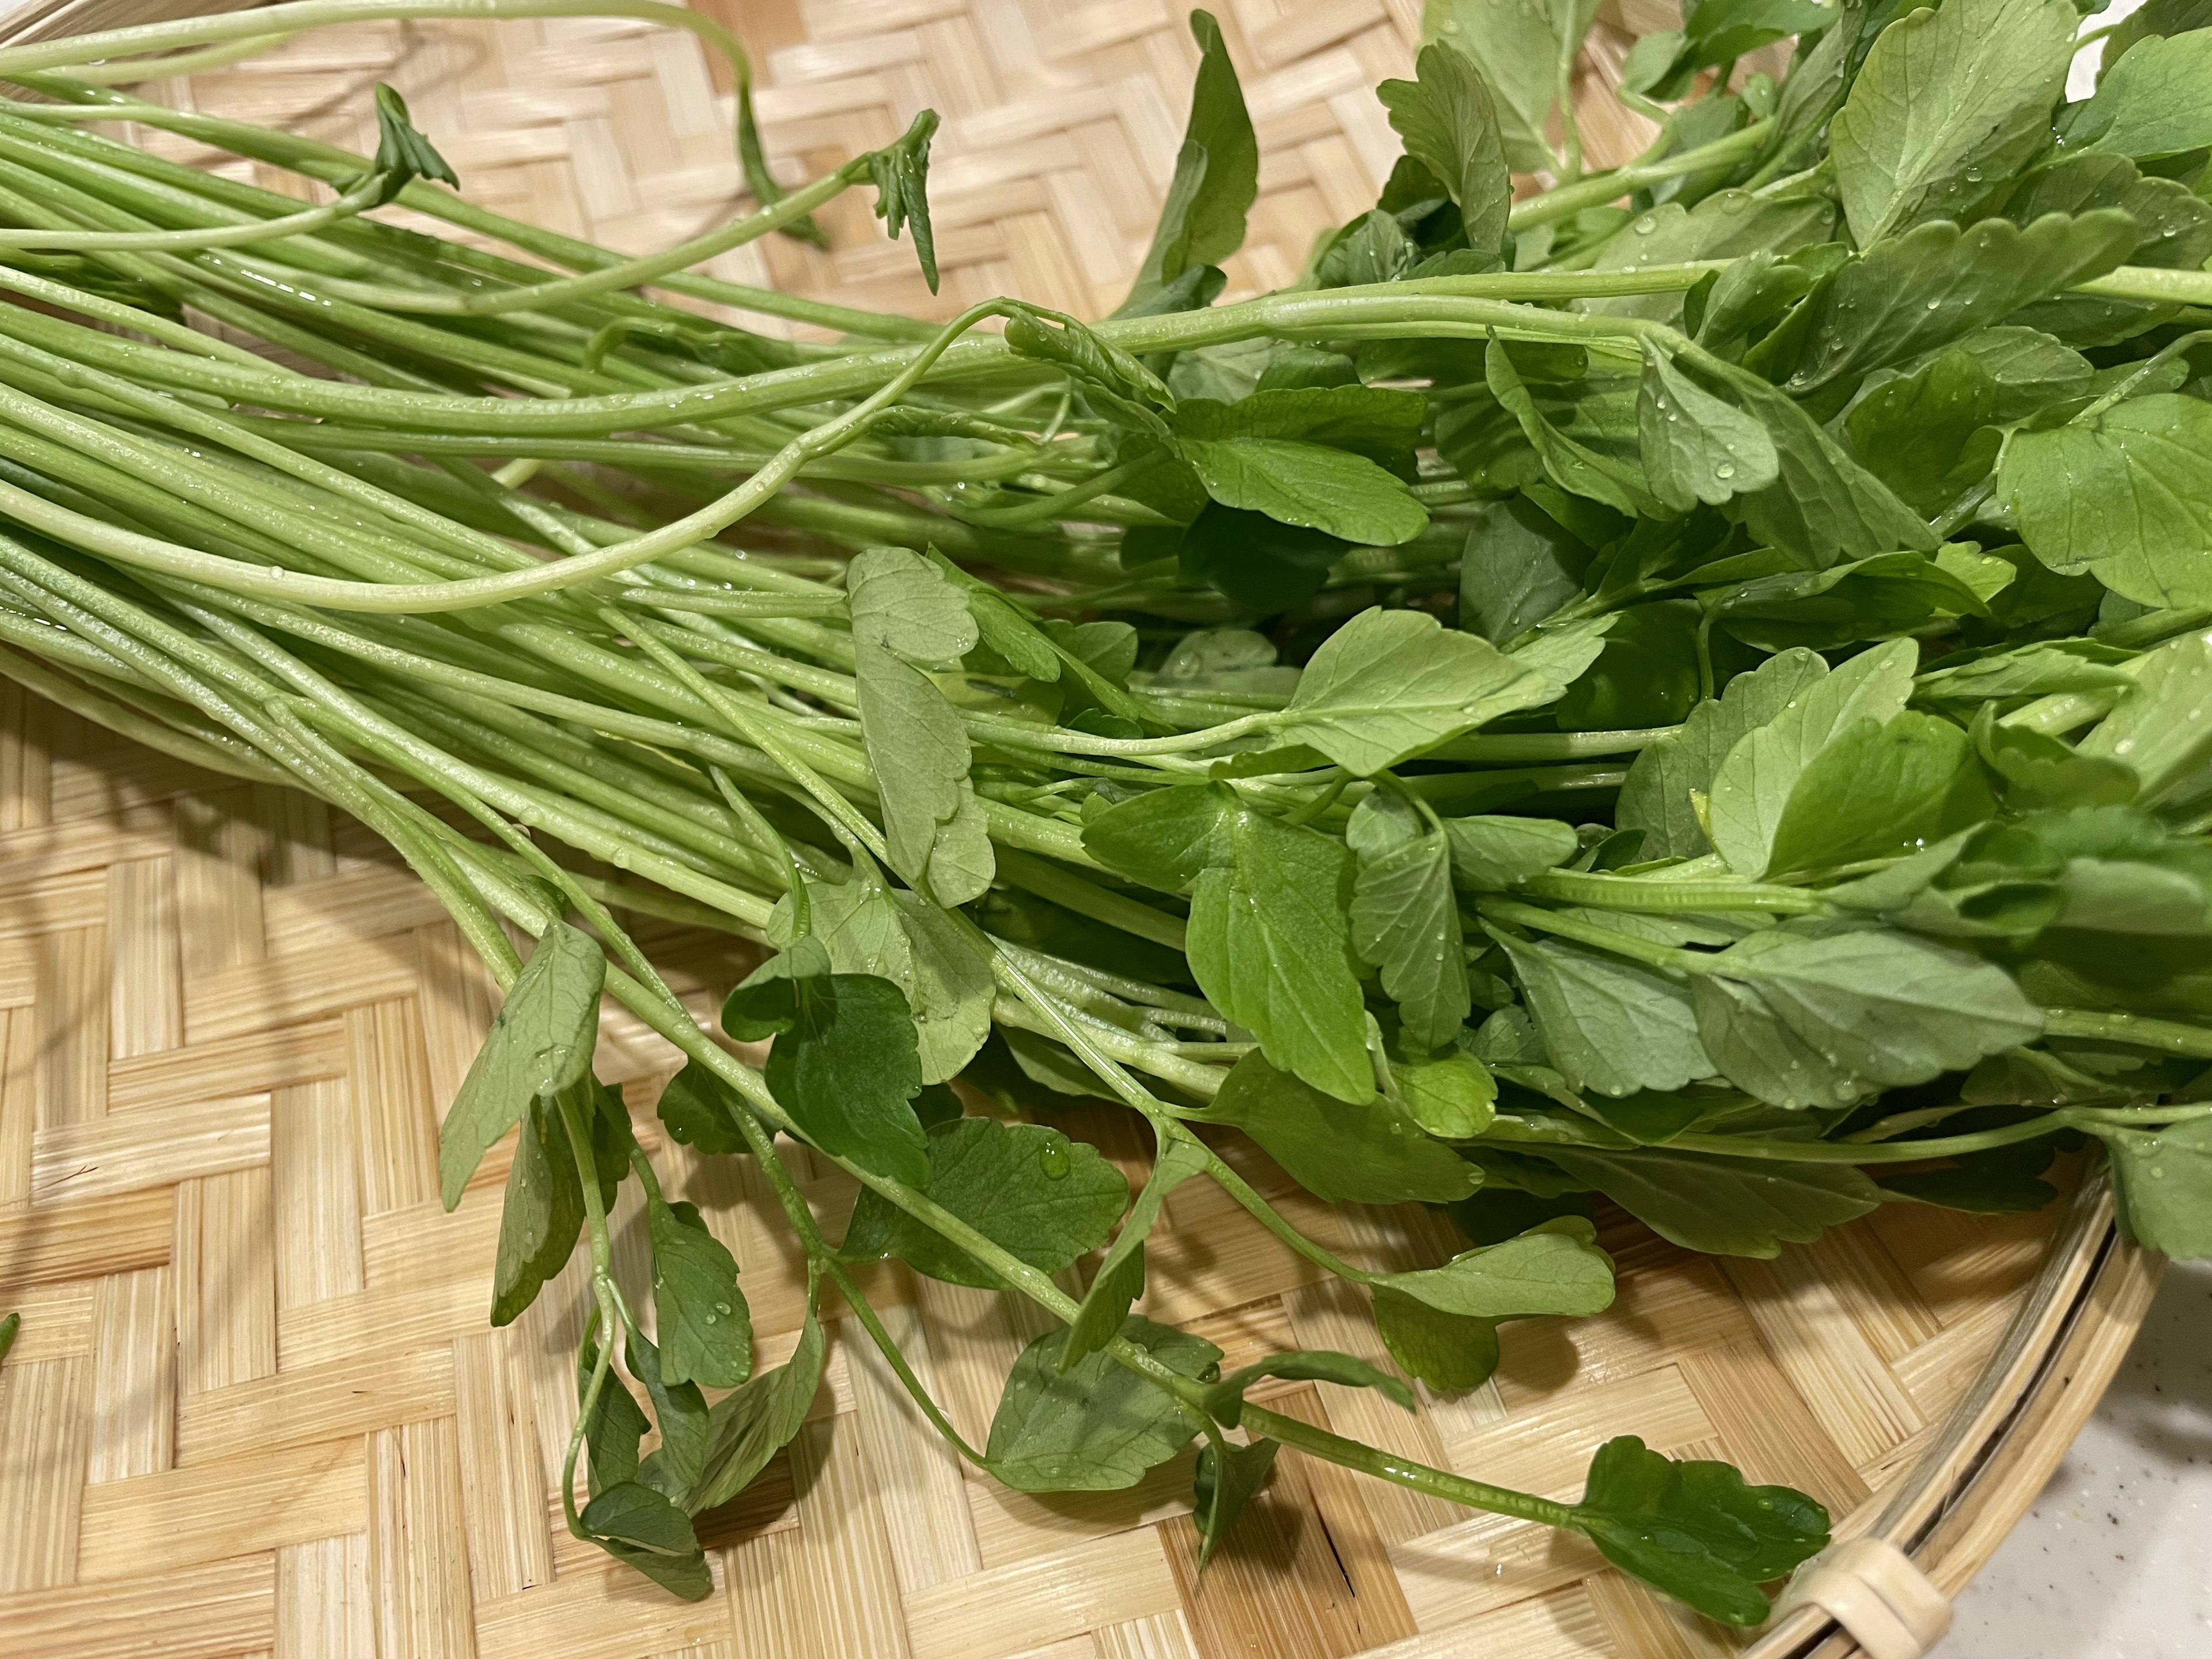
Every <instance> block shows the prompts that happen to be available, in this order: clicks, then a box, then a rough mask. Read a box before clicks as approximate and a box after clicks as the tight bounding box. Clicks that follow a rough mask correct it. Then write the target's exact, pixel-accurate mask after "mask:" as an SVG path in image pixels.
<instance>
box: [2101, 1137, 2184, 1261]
mask: <svg viewBox="0 0 2212 1659" xmlns="http://www.w3.org/2000/svg"><path fill="white" fill-rule="evenodd" d="M2095 1133H2096V1136H2097V1139H2100V1140H2101V1141H2103V1142H2104V1144H2105V1151H2106V1153H2107V1155H2109V1156H2110V1158H2112V1180H2113V1184H2114V1185H2115V1186H2117V1187H2118V1189H2119V1198H2120V1213H2121V1215H2122V1216H2123V1217H2124V1218H2125V1219H2126V1222H2127V1226H2128V1231H2129V1232H2130V1234H2131V1235H2132V1236H2133V1237H2134V1238H2135V1240H2136V1243H2139V1244H2141V1245H2142V1246H2143V1247H2144V1248H2145V1249H2152V1250H2158V1251H2160V1252H2162V1253H2163V1254H2165V1255H2170V1256H2176V1257H2179V1258H2180V1259H2181V1260H2184V1261H2191V1260H2201V1259H2202V1258H2203V1257H2205V1256H2208V1255H2212V1119H2207V1118H2201V1117H2200V1118H2192V1119H2191V1120H2190V1121H2188V1122H2186V1123H2176V1124H2172V1125H2171V1126H2169V1127H2166V1128H2163V1129H2127V1128H2121V1127H2118V1126H2113V1125H2106V1126H2100V1127H2098V1128H2097V1130H2096V1131H2095Z"/></svg>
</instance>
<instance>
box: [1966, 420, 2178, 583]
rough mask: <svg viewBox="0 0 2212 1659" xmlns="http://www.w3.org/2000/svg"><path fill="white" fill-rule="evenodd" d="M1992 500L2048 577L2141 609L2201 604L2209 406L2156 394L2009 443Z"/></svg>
mask: <svg viewBox="0 0 2212 1659" xmlns="http://www.w3.org/2000/svg"><path fill="white" fill-rule="evenodd" d="M1997 494H1998V495H1999V496H2000V497H2002V499H2003V501H2005V503H2006V505H2007V506H2008V507H2010V508H2011V509H2012V511H2013V513H2014V514H2015V516H2016V518H2017V519H2018V520H2019V523H2020V533H2021V538H2022V539H2023V540H2025V541H2026V542H2027V544H2028V546H2029V547H2030V548H2031V549H2033V551H2034V553H2035V556H2036V557H2037V558H2039V559H2040V560H2041V561H2042V562H2044V563H2045V564H2046V565H2048V566H2050V567H2051V569H2053V570H2056V571H2058V572H2060V573H2061V574H2066V575H2072V574H2076V573H2079V572H2083V571H2086V572H2087V573H2088V574H2091V575H2093V576H2094V577H2096V579H2097V580H2099V581H2100V582H2102V583H2104V584H2105V586H2107V587H2109V588H2112V590H2113V591H2114V592H2118V593H2121V594H2124V596H2126V597H2127V598H2129V599H2133V600H2135V601H2136V602H2137V603H2138V604H2140V605H2154V606H2172V607H2174V608H2176V609H2183V610H2186V609H2191V608H2200V607H2203V606H2206V605H2212V558H2207V557H2206V556H2205V550H2206V548H2208V547H2212V405H2208V404H2205V403H2203V401H2202V400H2200V399H2198V398H2185V397H2181V396H2179V395H2176V394H2174V393H2171V392H2160V393H2158V394H2156V395H2154V396H2152V397H2148V398H2131V399H2130V400H2129V401H2127V402H2125V403H2123V404H2118V405H2116V406H2115V407H2113V408H2112V409H2110V410H2106V412H2105V413H2104V414H2102V415H2100V416H2097V417H2096V418H2095V419H2094V420H2090V421H2077V422H2074V423H2073V424H2071V425H2068V426H2062V427H2057V428H2053V429H2052V430H2050V431H2047V432H2020V433H2016V434H2015V435H2014V436H2013V438H2012V441H2010V442H2009V443H2008V444H2007V445H2006V446H2005V453H2004V459H2003V462H2002V464H2001V465H2000V466H1999V467H1998V469H1997Z"/></svg>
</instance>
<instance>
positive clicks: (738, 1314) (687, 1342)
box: [646, 1194, 753, 1389]
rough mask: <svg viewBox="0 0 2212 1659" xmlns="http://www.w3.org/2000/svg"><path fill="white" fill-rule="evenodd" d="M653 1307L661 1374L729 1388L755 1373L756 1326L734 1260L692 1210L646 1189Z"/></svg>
mask: <svg viewBox="0 0 2212 1659" xmlns="http://www.w3.org/2000/svg"><path fill="white" fill-rule="evenodd" d="M646 1230H647V1237H649V1238H650V1239H651V1240H652V1243H653V1317H654V1320H655V1323H656V1328H658V1330H659V1334H660V1372H661V1376H663V1377H664V1378H665V1379H666V1380H667V1381H668V1382H671V1383H705V1384H706V1385H707V1386H708V1388H710V1389H734V1388H736V1387H737V1386H738V1384H739V1383H743V1382H744V1380H745V1378H746V1377H748V1376H750V1375H751V1374H752V1369H753V1328H752V1314H751V1310H750V1309H748V1308H747V1307H746V1305H745V1297H744V1291H741V1290H739V1289H738V1263H737V1259H736V1258H735V1257H734V1256H732V1255H731V1254H730V1253H729V1251H728V1249H726V1248H725V1247H724V1245H723V1243H722V1242H721V1240H720V1239H718V1238H716V1237H714V1234H712V1233H711V1232H709V1231H707V1224H706V1223H705V1222H704V1221H702V1220H701V1219H700V1218H699V1212H698V1210H697V1208H696V1206H692V1205H690V1204H683V1203H678V1204H673V1205H671V1204H665V1203H662V1202H660V1201H659V1200H657V1199H654V1198H653V1197H652V1196H651V1195H650V1194H648V1195H647V1200H646Z"/></svg>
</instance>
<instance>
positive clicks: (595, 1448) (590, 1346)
mask: <svg viewBox="0 0 2212 1659" xmlns="http://www.w3.org/2000/svg"><path fill="white" fill-rule="evenodd" d="M598 1363H599V1343H598V1341H597V1340H596V1333H594V1332H592V1331H588V1330H587V1331H586V1333H585V1334H584V1340H583V1341H582V1343H581V1344H580V1346H578V1348H577V1352H576V1403H577V1405H578V1406H579V1407H580V1406H582V1404H583V1403H584V1401H585V1400H586V1397H587V1396H588V1395H590V1393H591V1382H592V1368H593V1367H594V1366H595V1365H596V1364H598ZM652 1426H653V1425H652V1424H651V1423H650V1422H649V1421H648V1420H647V1418H646V1415H645V1413H644V1412H643V1411H642V1410H641V1409H640V1407H639V1406H638V1403H637V1399H636V1396H635V1395H632V1394H631V1393H630V1391H629V1385H628V1384H626V1383H624V1382H623V1380H622V1374H621V1373H620V1372H619V1371H617V1370H615V1369H614V1368H613V1367H612V1366H609V1367H608V1370H607V1375H606V1380H605V1382H604V1383H601V1384H600V1385H599V1400H598V1401H597V1402H596V1403H595V1404H594V1405H593V1407H592V1412H591V1414H590V1415H589V1416H588V1417H586V1419H584V1446H585V1450H586V1460H585V1461H586V1468H587V1470H588V1473H589V1474H590V1477H591V1482H590V1485H591V1491H592V1493H593V1494H594V1495H597V1494H598V1493H599V1492H603V1491H605V1489H606V1488H607V1487H609V1486H614V1485H617V1483H619V1482H621V1481H624V1480H635V1479H636V1477H637V1464H638V1457H637V1445H638V1442H639V1441H640V1440H641V1439H643V1438H644V1437H645V1432H646V1431H647V1429H649V1428H651V1427H652Z"/></svg>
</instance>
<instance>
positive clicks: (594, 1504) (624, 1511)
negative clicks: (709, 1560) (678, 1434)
mask: <svg viewBox="0 0 2212 1659" xmlns="http://www.w3.org/2000/svg"><path fill="white" fill-rule="evenodd" d="M579 1519H580V1520H581V1521H582V1522H583V1526H584V1530H585V1531H586V1532H588V1533H590V1534H592V1536H593V1537H595V1538H598V1539H601V1540H605V1539H610V1538H611V1539H614V1540H615V1541H617V1542H619V1543H624V1544H634V1545H635V1546H636V1547H638V1548H640V1549H642V1550H649V1551H651V1552H652V1553H654V1554H655V1555H689V1554H691V1553H695V1552H696V1551H697V1549H698V1547H699V1540H698V1536H697V1534H695V1533H693V1531H692V1530H691V1517H690V1516H687V1515H685V1514H684V1511H683V1510H679V1509H678V1508H677V1507H676V1505H675V1504H671V1503H670V1502H669V1501H668V1499H667V1498H666V1497H665V1496H664V1495H663V1494H661V1493H659V1492H655V1491H653V1488H652V1487H650V1486H640V1485H639V1484H638V1483H637V1482H636V1481H635V1480H623V1481H618V1482H617V1483H616V1484H615V1485H614V1486H609V1487H608V1488H606V1490H605V1491H604V1492H600V1493H599V1495H598V1496H597V1497H596V1498H592V1501H591V1502H590V1503H589V1504H586V1505H585V1506H584V1512H583V1514H582V1515H581V1516H580V1517H579Z"/></svg>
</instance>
